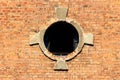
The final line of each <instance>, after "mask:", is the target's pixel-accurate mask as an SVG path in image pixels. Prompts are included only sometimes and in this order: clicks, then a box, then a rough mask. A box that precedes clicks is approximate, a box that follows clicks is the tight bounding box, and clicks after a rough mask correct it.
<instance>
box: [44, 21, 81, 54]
mask: <svg viewBox="0 0 120 80" xmlns="http://www.w3.org/2000/svg"><path fill="white" fill-rule="evenodd" d="M78 43H79V34H78V32H77V30H76V28H75V27H74V26H73V25H72V24H70V23H68V22H66V21H58V22H55V23H53V24H51V25H50V26H49V27H48V29H47V30H46V31H45V34H44V44H45V47H46V48H47V49H48V51H49V52H51V53H52V54H54V55H63V56H64V55H68V54H69V53H71V52H73V51H74V50H75V49H76V48H77V46H78Z"/></svg>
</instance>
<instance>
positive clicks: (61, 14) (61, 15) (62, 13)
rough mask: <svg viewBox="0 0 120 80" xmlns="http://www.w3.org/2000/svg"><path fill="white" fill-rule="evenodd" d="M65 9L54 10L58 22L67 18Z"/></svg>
mask: <svg viewBox="0 0 120 80" xmlns="http://www.w3.org/2000/svg"><path fill="white" fill-rule="evenodd" d="M67 11H68V9H67V8H56V15H57V18H58V19H59V20H65V19H66V16H67Z"/></svg>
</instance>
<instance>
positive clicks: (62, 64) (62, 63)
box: [54, 59, 68, 71]
mask: <svg viewBox="0 0 120 80" xmlns="http://www.w3.org/2000/svg"><path fill="white" fill-rule="evenodd" d="M54 70H63V71H64V70H68V66H67V64H66V62H65V60H63V59H59V60H58V61H57V63H56V65H55V66H54Z"/></svg>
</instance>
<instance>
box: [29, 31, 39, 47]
mask: <svg viewBox="0 0 120 80" xmlns="http://www.w3.org/2000/svg"><path fill="white" fill-rule="evenodd" d="M39 42H40V32H39V33H37V34H35V35H34V36H33V37H32V38H31V39H30V43H29V44H30V45H34V44H38V43H39Z"/></svg>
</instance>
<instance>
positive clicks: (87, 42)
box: [84, 33, 93, 45]
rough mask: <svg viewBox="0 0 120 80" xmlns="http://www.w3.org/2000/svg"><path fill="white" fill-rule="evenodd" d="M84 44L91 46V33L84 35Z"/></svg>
mask: <svg viewBox="0 0 120 80" xmlns="http://www.w3.org/2000/svg"><path fill="white" fill-rule="evenodd" d="M84 43H85V44H90V45H93V34H92V33H88V34H84Z"/></svg>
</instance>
